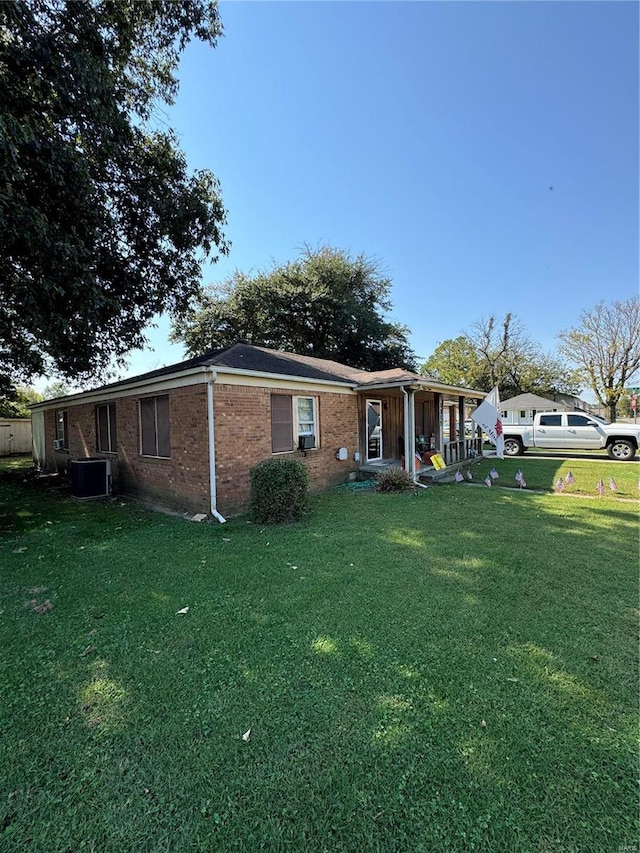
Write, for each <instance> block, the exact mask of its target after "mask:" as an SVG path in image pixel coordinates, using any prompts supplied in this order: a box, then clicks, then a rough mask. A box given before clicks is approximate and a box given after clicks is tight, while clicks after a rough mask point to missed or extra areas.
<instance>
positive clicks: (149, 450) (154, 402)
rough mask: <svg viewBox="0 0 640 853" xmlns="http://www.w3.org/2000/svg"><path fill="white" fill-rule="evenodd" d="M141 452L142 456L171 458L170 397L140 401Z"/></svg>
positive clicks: (163, 396) (146, 398) (164, 395)
mask: <svg viewBox="0 0 640 853" xmlns="http://www.w3.org/2000/svg"><path fill="white" fill-rule="evenodd" d="M140 452H141V454H142V456H158V457H160V458H163V459H168V458H169V457H170V456H171V441H170V435H169V395H168V394H162V395H161V396H159V397H145V398H144V399H143V400H140Z"/></svg>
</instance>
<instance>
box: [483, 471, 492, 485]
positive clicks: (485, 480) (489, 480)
mask: <svg viewBox="0 0 640 853" xmlns="http://www.w3.org/2000/svg"><path fill="white" fill-rule="evenodd" d="M484 483H485V486H491V477H490V476H489V475H488V474H487V476H486V477H485V478H484Z"/></svg>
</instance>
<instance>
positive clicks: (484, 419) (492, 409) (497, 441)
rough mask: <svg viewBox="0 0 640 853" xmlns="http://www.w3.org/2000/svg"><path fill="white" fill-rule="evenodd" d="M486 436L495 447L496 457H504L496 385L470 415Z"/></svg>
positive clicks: (498, 396)
mask: <svg viewBox="0 0 640 853" xmlns="http://www.w3.org/2000/svg"><path fill="white" fill-rule="evenodd" d="M471 418H472V420H474V421H475V423H477V424H478V426H479V427H480V428H481V429H482V431H483V432H485V433H486V434H487V438H488V439H489V441H490V442H491V444H493V445H494V447H495V449H496V456H497V457H498V459H504V435H503V434H502V419H501V418H500V395H499V394H498V386H497V385H496V387H495V388H494V389H493V391H490V392H489V393H488V394H487V396H486V397H485V398H484V400H483V401H482V403H480V405H479V406H478V408H477V409H476V410H475V412H473V414H472V415H471Z"/></svg>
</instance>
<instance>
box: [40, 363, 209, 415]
mask: <svg viewBox="0 0 640 853" xmlns="http://www.w3.org/2000/svg"><path fill="white" fill-rule="evenodd" d="M212 370H215V368H211V367H197V368H190V369H189V370H185V371H182V372H181V373H174V374H169V375H165V376H156V377H153V378H149V379H143V380H136V379H132V380H131V382H125V383H123V384H122V385H119V386H118V387H117V388H96V389H95V390H92V391H80V392H79V393H78V394H69V395H68V396H67V397H55V398H54V399H53V400H43V402H42V403H32V404H31V405H30V406H29V409H31V411H39V410H42V411H44V410H45V409H64V408H65V407H67V406H78V405H82V404H84V403H98V402H103V401H105V400H107V401H108V400H117V399H118V398H119V397H136V396H139V395H142V394H152V393H154V392H157V393H160V392H162V391H169V390H171V388H184V387H185V386H187V385H201V384H202V383H205V382H206V381H207V379H208V377H210V376H211V371H212Z"/></svg>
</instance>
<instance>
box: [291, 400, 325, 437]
mask: <svg viewBox="0 0 640 853" xmlns="http://www.w3.org/2000/svg"><path fill="white" fill-rule="evenodd" d="M298 400H311V405H312V407H313V424H312V428H311V431H310V432H309V431H306V430H305V431H302V430H301V429H300V420H299V418H298ZM293 420H294V423H295V429H296V432H295V442H296V443H295V446H296V448H297V446H298V438H299V437H300V436H301V435H313V436H314V437H315V440H316V446H315V447H314V448H313V449H314V450H317V449H318V448H319V447H320V430H319V429H318V398H317V397H313V396H311V395H310V394H299V395H298V396H297V397H294V398H293Z"/></svg>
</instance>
